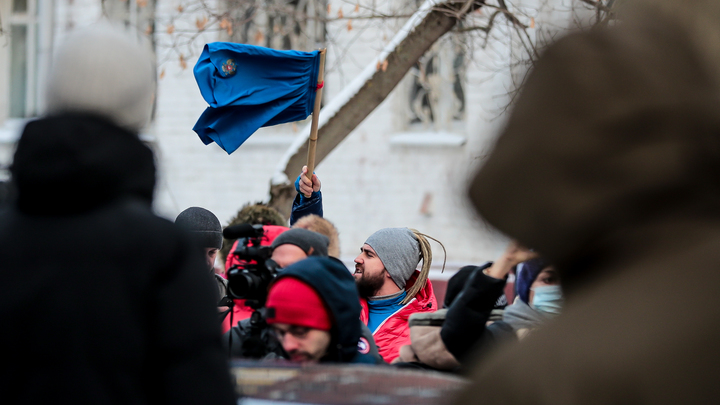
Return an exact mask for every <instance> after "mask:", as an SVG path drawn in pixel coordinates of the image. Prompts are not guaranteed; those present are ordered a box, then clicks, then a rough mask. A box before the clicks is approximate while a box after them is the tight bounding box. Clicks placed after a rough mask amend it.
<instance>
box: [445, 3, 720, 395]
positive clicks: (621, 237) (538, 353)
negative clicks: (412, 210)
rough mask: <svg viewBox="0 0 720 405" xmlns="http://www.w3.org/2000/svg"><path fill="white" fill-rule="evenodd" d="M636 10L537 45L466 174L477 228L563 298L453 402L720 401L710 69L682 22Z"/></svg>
mask: <svg viewBox="0 0 720 405" xmlns="http://www.w3.org/2000/svg"><path fill="white" fill-rule="evenodd" d="M684 3H688V4H691V3H695V2H683V4H684ZM715 3H716V2H715ZM643 17H644V18H638V17H634V18H631V17H628V18H625V19H624V20H623V22H622V24H618V25H617V26H614V27H610V28H606V29H599V30H594V31H590V32H585V33H578V34H573V35H570V36H568V37H566V38H564V39H561V40H560V41H558V42H557V43H556V44H554V45H552V46H550V47H549V48H548V49H547V51H546V52H545V53H544V55H543V56H542V57H541V58H540V60H539V61H538V62H537V64H536V67H535V71H534V72H532V73H531V75H530V77H529V79H528V81H527V83H526V87H525V88H524V89H523V92H522V94H521V95H520V97H519V99H518V102H517V105H516V107H515V110H514V111H513V113H512V116H511V118H510V120H509V122H508V125H507V127H506V129H505V131H504V133H503V134H502V135H501V137H500V138H499V140H498V143H497V146H496V148H495V150H494V152H493V153H492V155H491V156H490V157H489V159H488V161H487V162H486V164H485V165H484V166H483V167H482V168H481V169H480V171H479V173H478V174H477V175H476V177H475V179H474V180H473V182H472V186H471V190H470V197H471V199H472V202H473V203H474V204H475V206H476V208H477V209H478V211H479V212H480V213H481V214H482V215H483V217H484V218H485V219H486V220H487V221H488V222H490V223H491V224H492V225H494V226H496V227H497V228H498V229H500V230H501V231H503V232H504V233H506V234H508V235H510V236H512V237H514V238H517V239H518V240H519V241H520V242H521V243H523V244H525V245H527V246H533V247H534V248H535V249H537V250H538V251H539V252H540V253H541V254H542V255H543V256H544V257H545V258H547V259H548V260H549V261H550V262H552V263H554V264H555V266H556V268H557V271H558V272H559V274H560V277H561V278H562V280H563V290H564V292H565V295H566V298H567V303H566V306H565V307H564V309H563V313H562V314H561V315H560V316H559V317H558V318H556V319H554V320H553V321H552V322H551V323H549V324H548V325H546V327H545V328H543V329H542V330H539V331H537V332H536V333H534V334H533V335H532V336H530V337H529V338H528V339H527V340H525V341H524V342H523V344H522V345H519V346H517V347H513V348H512V349H509V350H507V351H504V352H502V353H496V355H495V356H493V357H492V358H490V359H488V360H487V362H484V363H483V364H482V365H481V367H480V368H479V369H478V370H476V372H475V374H474V376H473V379H474V382H473V384H472V385H471V386H470V388H468V389H467V391H465V392H464V393H463V394H462V395H461V396H460V397H459V399H458V400H457V403H460V404H470V403H477V402H476V401H477V400H478V398H482V403H483V404H495V403H503V404H515V403H534V404H587V403H593V404H602V403H633V404H641V403H652V404H659V403H662V404H666V403H667V404H677V403H709V402H713V401H716V400H717V398H718V397H720V384H718V383H717V376H718V364H719V363H720V346H718V345H717V337H718V336H720V311H718V309H717V308H718V307H720V296H719V295H718V294H717V291H716V290H717V286H718V285H720V271H718V269H719V268H720V249H718V246H720V221H719V220H718V219H720V181H719V180H720V114H719V113H718V106H719V105H720V88H719V87H718V85H717V84H718V81H717V72H716V71H715V72H713V71H712V70H711V69H710V68H709V66H710V65H709V64H707V63H706V60H705V57H706V56H707V55H704V54H702V53H701V52H700V51H699V50H700V49H701V47H699V46H698V44H699V43H698V42H695V41H694V40H693V39H692V36H691V35H690V34H689V31H690V30H689V29H688V26H686V25H684V24H681V23H679V22H678V20H677V19H675V18H674V17H672V16H669V14H667V15H663V14H660V13H658V12H656V11H655V10H653V9H651V8H646V9H645V10H643ZM715 24H716V25H717V23H716V22H715ZM706 40H708V41H711V40H712V41H715V43H717V41H716V40H717V36H716V37H713V38H706ZM509 179H511V180H512V186H511V187H508V180H509ZM527 195H532V196H533V198H532V199H527V198H523V197H524V196H527ZM483 196H492V198H483ZM483 366H484V367H483Z"/></svg>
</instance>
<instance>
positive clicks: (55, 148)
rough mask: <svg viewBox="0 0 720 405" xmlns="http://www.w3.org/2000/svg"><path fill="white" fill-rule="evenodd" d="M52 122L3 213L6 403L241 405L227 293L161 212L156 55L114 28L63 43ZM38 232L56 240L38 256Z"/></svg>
mask: <svg viewBox="0 0 720 405" xmlns="http://www.w3.org/2000/svg"><path fill="white" fill-rule="evenodd" d="M50 72H51V73H50V77H49V79H48V88H47V105H48V114H49V115H48V116H46V117H44V118H41V119H38V120H35V121H31V122H30V123H28V124H27V125H26V127H25V129H24V131H23V134H22V136H21V138H20V140H19V141H18V145H17V149H16V152H15V156H14V160H13V164H12V168H11V174H12V181H13V183H14V185H15V187H16V189H17V198H16V199H15V200H14V201H13V202H11V203H10V206H9V207H8V208H7V209H3V211H2V212H0V246H1V247H0V263H2V266H0V267H1V270H0V279H1V281H0V308H2V309H1V310H0V322H2V325H3V327H4V328H5V331H4V332H3V333H2V335H1V336H2V337H0V344H2V346H3V347H4V348H6V349H7V350H9V351H11V352H12V354H10V355H8V356H6V357H5V359H4V360H3V362H2V366H0V370H2V371H0V392H2V395H3V400H4V401H5V402H7V403H52V402H57V401H58V400H60V401H61V402H67V403H76V404H82V403H94V404H97V403H103V404H113V403H117V404H127V403H174V404H198V403H213V404H233V403H234V402H235V399H234V392H233V388H232V385H231V380H230V375H229V370H228V364H227V362H226V360H225V358H224V356H223V353H222V350H221V343H220V334H219V329H218V325H217V315H216V314H217V311H216V309H215V301H214V299H213V298H214V294H215V292H214V291H213V289H215V286H214V285H213V284H212V280H210V279H209V278H208V277H207V276H206V275H205V274H202V272H200V271H198V269H200V268H203V267H204V265H203V261H202V258H201V256H200V255H199V254H198V252H197V250H195V249H193V246H192V243H191V241H190V240H189V238H187V236H186V235H185V234H183V233H182V232H181V231H180V230H178V229H177V228H176V227H175V225H174V224H173V223H172V222H170V221H167V220H165V219H161V218H159V217H157V216H155V215H154V214H153V213H152V210H151V203H152V198H153V188H154V185H155V164H154V159H153V154H152V151H151V150H150V149H149V148H148V147H147V146H145V145H144V144H143V143H142V142H141V141H140V139H139V138H138V132H139V131H140V129H141V128H142V127H143V126H144V125H145V124H147V122H148V120H149V118H150V112H151V109H152V99H153V89H154V88H155V86H154V83H155V69H154V62H153V59H152V55H151V54H150V52H149V51H147V50H146V49H145V48H144V47H142V46H140V45H139V44H137V42H136V41H134V40H133V39H132V37H131V36H129V35H127V34H126V33H125V32H122V31H118V30H116V29H114V28H111V27H110V26H109V25H102V24H100V25H97V26H94V27H92V28H88V29H84V30H80V31H76V32H74V33H71V34H70V35H69V36H68V37H67V39H66V41H65V42H64V43H63V44H62V45H61V46H60V47H59V48H58V50H57V53H56V55H55V58H54V60H53V65H52V69H51V70H50ZM38 237H42V238H43V239H44V240H46V241H47V242H48V243H46V244H44V246H43V254H42V255H38V254H37V251H36V249H35V248H33V246H34V245H35V243H34V242H35V241H37V238H38Z"/></svg>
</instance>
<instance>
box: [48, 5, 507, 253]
mask: <svg viewBox="0 0 720 405" xmlns="http://www.w3.org/2000/svg"><path fill="white" fill-rule="evenodd" d="M56 3H57V7H56V24H55V27H56V38H62V34H63V33H64V32H65V31H66V30H67V29H69V28H71V27H77V26H80V25H84V24H87V23H91V22H94V21H96V20H97V19H98V17H99V15H100V12H101V10H100V7H99V4H100V1H99V0H82V1H81V0H75V1H73V2H67V1H57V2H56ZM181 3H183V4H184V3H187V2H180V1H178V0H158V2H157V21H158V23H157V25H156V36H155V40H156V43H157V44H158V48H157V49H158V60H159V61H163V63H162V64H161V66H160V67H159V69H158V73H159V74H160V72H164V73H163V74H162V78H161V79H159V82H158V94H157V111H156V118H155V121H154V123H153V125H152V126H151V128H149V130H148V134H149V135H150V136H151V137H154V148H155V151H156V154H157V160H158V164H159V169H160V170H159V172H160V173H159V174H160V178H159V183H158V188H157V190H156V196H157V201H156V210H157V211H158V213H159V214H161V215H164V216H166V217H168V218H174V217H175V216H176V215H177V214H178V213H179V212H180V211H181V210H183V209H185V208H187V207H189V206H202V207H205V208H207V209H209V210H211V211H213V212H215V213H216V215H217V216H218V218H220V220H221V222H224V223H226V222H227V221H228V220H229V219H230V218H231V217H232V216H233V215H234V214H235V212H236V211H237V210H238V208H239V207H240V206H242V205H243V204H244V203H246V202H250V201H258V200H267V198H268V190H269V182H270V178H271V176H272V174H273V170H274V168H275V166H276V164H277V161H278V160H279V159H280V157H281V156H282V154H283V153H284V152H285V150H286V149H287V147H288V146H289V144H290V141H291V139H292V136H293V135H294V132H293V126H292V125H283V126H279V127H274V128H269V129H263V130H261V131H260V133H258V134H256V135H255V136H254V137H253V138H252V139H251V140H250V141H248V143H247V144H246V145H243V146H242V147H241V148H240V149H239V150H238V151H236V152H235V153H233V154H232V155H231V156H228V155H227V154H226V153H225V152H224V151H222V150H221V149H220V148H219V147H217V146H216V145H214V144H211V145H208V146H205V145H203V144H202V142H201V141H200V140H199V138H198V137H197V135H196V134H195V133H194V132H193V131H192V126H193V125H194V123H195V121H196V119H197V118H198V117H199V116H200V114H201V113H202V111H203V110H204V108H205V106H206V104H205V102H204V100H203V99H202V98H201V96H200V92H199V90H198V89H197V86H196V84H195V81H194V78H193V75H192V66H193V65H194V63H195V61H196V58H197V56H198V55H199V54H200V52H201V50H202V45H203V44H204V43H205V42H209V41H214V40H217V38H218V37H217V34H204V35H202V36H201V37H200V38H198V40H197V41H196V43H195V45H196V46H195V47H192V48H186V49H178V48H175V49H168V48H167V47H165V46H163V44H166V43H167V42H168V39H169V37H168V35H167V34H166V28H167V24H168V21H169V18H170V16H171V15H173V13H174V12H175V10H176V8H177V6H178V5H179V4H181ZM376 3H377V2H376ZM381 3H382V2H381ZM388 3H390V2H385V3H384V4H388ZM330 4H331V14H330V15H331V16H332V15H336V13H337V10H338V8H340V7H343V12H344V14H345V15H346V16H347V15H350V14H351V13H352V12H353V9H354V6H350V5H348V4H347V3H346V2H342V1H338V0H335V1H331V2H330ZM386 7H389V6H386ZM388 11H389V10H388ZM193 21H194V20H192V19H190V20H186V21H185V23H186V24H187V25H189V26H192V22H193ZM403 22H404V21H385V22H383V23H382V24H378V23H376V22H370V21H367V20H358V21H354V22H353V29H352V30H351V31H348V30H347V22H346V21H339V22H336V23H331V24H329V26H328V31H329V33H330V35H331V37H332V38H333V41H334V42H333V43H329V44H328V61H327V66H328V72H327V76H326V87H325V94H326V97H327V100H330V99H331V98H332V97H333V96H334V95H336V94H337V93H338V92H339V91H340V90H341V89H342V87H343V85H345V84H347V83H348V82H349V81H350V80H352V78H353V77H354V76H355V75H357V74H358V73H359V72H360V71H361V70H362V69H363V68H364V67H365V64H366V63H368V61H370V60H372V58H373V57H374V56H375V55H376V54H377V52H379V50H380V49H381V48H382V46H383V45H384V44H385V43H386V42H387V40H388V39H390V38H392V35H393V30H394V29H397V27H398V26H399V25H401V24H402V23H403ZM182 24H183V22H182V21H180V22H177V21H176V25H178V26H180V25H182ZM500 34H501V35H502V31H500ZM188 49H190V50H188ZM174 52H182V53H183V54H184V56H186V57H188V60H187V68H186V69H184V70H183V69H182V68H181V67H180V63H178V55H177V54H176V53H174ZM191 52H192V53H194V56H193V57H190V56H188V55H189V54H190V53H191ZM508 55H509V50H508V49H507V47H506V46H505V45H503V44H502V43H501V44H500V45H498V46H496V47H495V48H492V47H490V48H489V49H481V48H479V47H478V48H476V49H474V58H475V59H474V61H475V63H471V65H470V67H469V68H468V72H467V86H466V90H465V91H466V97H467V99H466V100H467V102H466V109H467V111H466V116H467V119H466V121H465V124H464V129H462V130H461V131H460V132H459V133H458V134H459V135H462V136H465V137H466V138H467V142H466V143H465V144H464V145H463V146H442V147H428V146H412V145H409V146H408V145H391V144H390V138H391V137H392V136H393V135H396V134H398V133H399V132H404V131H406V128H403V127H402V122H403V120H402V119H398V114H400V112H401V111H402V109H403V108H404V107H403V103H405V102H406V100H407V98H408V97H407V95H406V93H405V91H407V88H406V86H403V85H401V86H399V87H398V88H397V89H396V90H395V91H394V92H393V93H392V94H391V95H390V97H388V99H387V100H385V101H384V102H383V103H382V104H381V106H380V107H379V108H378V109H376V111H375V112H374V113H373V114H371V115H370V116H369V117H368V118H367V119H366V120H365V121H364V122H363V123H362V124H361V125H360V126H359V127H358V128H357V129H356V130H355V131H353V133H352V134H351V135H350V136H349V137H348V138H347V139H346V140H345V141H344V142H342V143H341V144H340V145H339V146H338V147H337V148H336V149H335V150H334V151H333V152H332V153H331V154H330V155H329V156H328V157H327V159H326V160H325V161H323V162H322V163H321V164H320V165H319V166H318V167H317V169H316V172H317V173H318V175H319V176H320V178H321V179H322V182H323V195H324V198H325V214H326V217H327V218H328V219H330V220H331V221H333V222H334V223H335V224H336V226H337V227H338V228H339V230H340V236H341V249H342V252H343V253H344V255H343V256H345V257H346V258H348V259H351V258H352V257H354V256H355V252H357V251H358V248H359V247H360V246H361V245H362V243H363V242H364V240H365V239H366V238H367V237H368V236H369V235H370V234H371V233H372V232H374V231H375V230H377V229H380V228H383V227H391V226H407V227H412V228H417V229H419V230H420V231H422V232H424V233H427V234H428V235H430V236H433V237H435V238H437V239H439V240H440V241H442V242H443V243H444V244H445V247H446V248H447V251H448V257H447V258H448V260H449V261H452V262H454V263H458V264H459V263H466V264H471V263H480V262H484V261H485V260H489V259H493V258H494V257H496V256H497V255H498V254H500V253H501V251H502V249H503V247H504V239H503V238H502V237H501V236H500V235H498V234H497V233H495V232H493V231H492V230H490V229H488V227H487V226H485V225H483V223H482V222H481V221H480V220H478V219H477V217H476V216H475V214H474V212H473V211H472V210H471V209H470V207H469V204H468V202H467V200H466V197H465V194H466V189H465V184H466V183H467V181H468V176H469V175H471V174H472V173H473V172H474V169H475V168H476V167H477V166H478V165H479V164H480V163H481V162H482V157H483V156H485V155H486V154H487V153H488V152H489V148H490V145H491V143H492V139H493V138H494V135H495V134H496V133H497V130H498V128H499V127H500V126H501V125H502V119H501V118H498V112H499V111H500V110H501V107H502V106H503V105H504V104H505V103H506V93H507V88H508V80H509V79H508V77H509V75H508V73H507V71H506V70H502V68H503V66H507V63H506V62H505V60H504V58H506V57H507V56H508ZM299 126H300V127H301V126H302V125H299ZM269 135H279V136H280V138H277V139H279V141H278V142H275V143H273V142H265V143H264V142H262V141H263V140H267V137H268V136H269ZM263 137H264V138H263ZM283 137H284V138H283ZM297 170H298V172H299V170H300V168H299V167H298V168H297ZM427 196H430V198H431V200H432V203H431V204H430V205H429V210H427V211H426V212H425V213H423V212H421V207H422V204H423V201H424V200H425V199H426V198H427ZM433 250H434V252H435V258H436V259H435V260H436V262H440V263H441V261H442V258H443V255H442V253H441V249H440V248H439V246H437V245H436V244H434V245H433Z"/></svg>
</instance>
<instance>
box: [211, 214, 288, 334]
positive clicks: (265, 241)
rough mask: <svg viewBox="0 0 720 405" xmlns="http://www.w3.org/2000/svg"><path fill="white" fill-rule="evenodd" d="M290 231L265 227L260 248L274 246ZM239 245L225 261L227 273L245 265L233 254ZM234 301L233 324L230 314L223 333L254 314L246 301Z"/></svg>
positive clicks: (275, 227) (269, 226) (223, 326)
mask: <svg viewBox="0 0 720 405" xmlns="http://www.w3.org/2000/svg"><path fill="white" fill-rule="evenodd" d="M288 229H290V228H288V227H285V226H279V225H263V230H264V231H265V234H264V235H263V237H262V239H261V240H260V246H270V245H272V242H273V241H274V240H275V238H277V237H278V235H280V234H281V233H283V232H285V231H287V230H288ZM237 244H238V242H237V241H235V242H234V243H233V245H232V247H231V248H230V253H228V256H227V260H225V271H226V272H227V271H228V270H230V268H231V267H232V266H234V265H239V266H242V265H243V264H244V263H243V261H242V260H240V258H238V257H237V256H236V255H234V254H233V252H234V251H235V249H236V248H237ZM226 278H227V277H226ZM233 301H235V306H234V307H233V314H232V315H233V324H232V325H230V314H228V316H226V317H225V319H224V320H223V322H222V333H225V332H227V331H229V330H230V328H231V327H232V326H235V325H237V323H238V322H240V321H242V320H243V319H247V318H250V315H252V313H253V309H252V308H250V307H248V306H246V305H245V300H233Z"/></svg>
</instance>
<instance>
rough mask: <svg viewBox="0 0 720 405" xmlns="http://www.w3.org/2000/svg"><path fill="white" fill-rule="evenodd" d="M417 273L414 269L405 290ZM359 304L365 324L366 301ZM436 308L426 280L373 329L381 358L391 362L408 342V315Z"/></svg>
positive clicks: (366, 316) (431, 310)
mask: <svg viewBox="0 0 720 405" xmlns="http://www.w3.org/2000/svg"><path fill="white" fill-rule="evenodd" d="M419 274H420V272H419V271H415V274H413V276H412V277H410V280H408V281H407V285H406V286H405V289H406V290H407V289H410V287H412V286H413V284H415V280H417V277H418V275H419ZM360 304H361V305H362V313H361V315H360V319H361V320H362V321H363V323H364V324H365V325H367V323H368V320H369V316H370V314H369V309H368V305H367V301H366V300H364V299H361V300H360ZM437 309H438V305H437V299H436V298H435V293H434V292H433V288H432V283H431V282H430V280H427V282H426V283H425V287H423V288H422V289H421V290H420V291H418V293H417V295H415V297H414V298H413V299H412V300H411V301H410V302H408V303H407V304H405V305H404V306H403V307H402V308H400V309H399V310H398V311H397V312H395V313H394V314H392V315H390V316H389V317H388V318H387V319H385V321H384V322H383V323H381V324H380V326H378V327H377V329H375V332H374V333H373V337H374V338H375V343H376V344H377V346H378V349H379V350H380V356H382V358H383V360H385V361H386V362H388V363H390V362H392V361H393V360H395V358H397V357H398V356H399V355H400V352H399V351H400V347H401V346H404V345H409V344H410V327H409V326H408V318H410V315H412V314H414V313H418V312H434V311H436V310H437Z"/></svg>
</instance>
